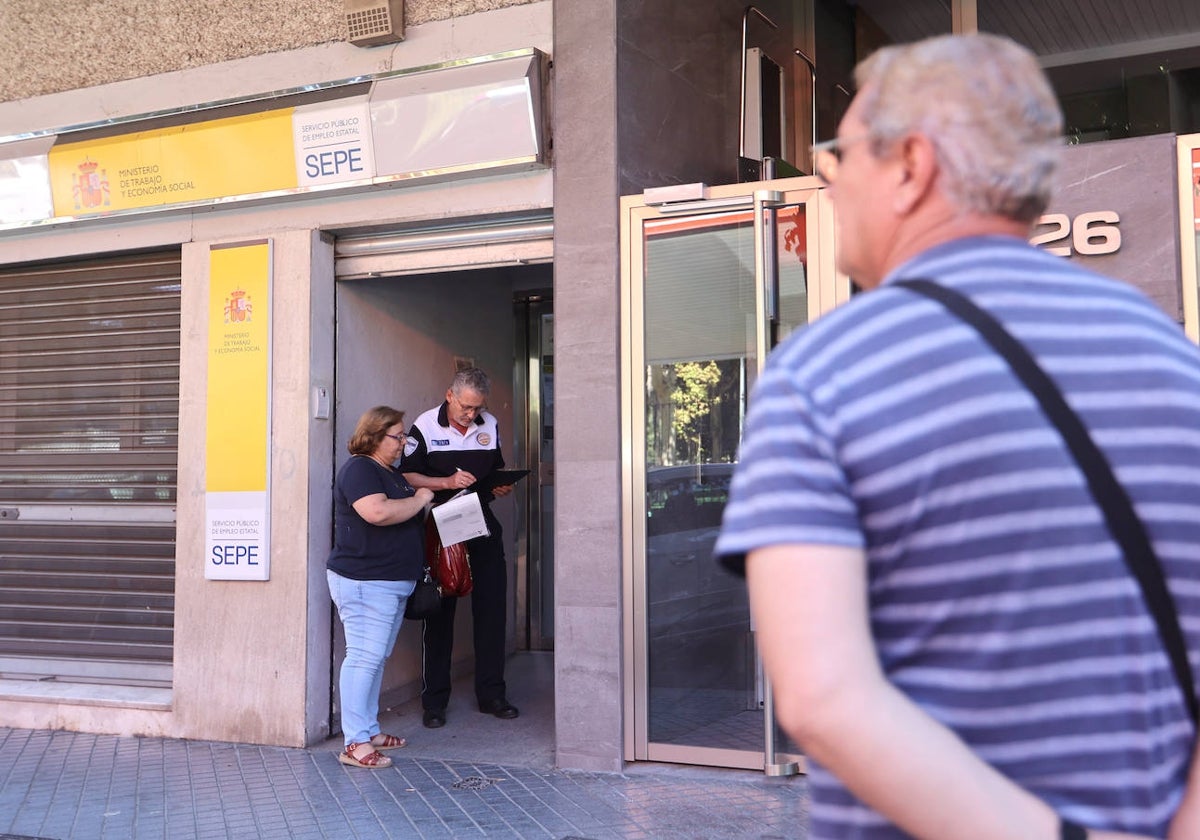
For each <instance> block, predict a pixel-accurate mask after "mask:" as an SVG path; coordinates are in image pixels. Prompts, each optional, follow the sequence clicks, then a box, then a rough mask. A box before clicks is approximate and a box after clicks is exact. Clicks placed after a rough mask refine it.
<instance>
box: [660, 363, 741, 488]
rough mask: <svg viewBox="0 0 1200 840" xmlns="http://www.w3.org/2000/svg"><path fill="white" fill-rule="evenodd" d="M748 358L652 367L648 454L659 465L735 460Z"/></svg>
mask: <svg viewBox="0 0 1200 840" xmlns="http://www.w3.org/2000/svg"><path fill="white" fill-rule="evenodd" d="M743 367H744V359H740V358H735V359H719V360H715V361H714V360H704V361H690V362H676V363H674V364H665V365H651V366H650V367H649V368H648V370H647V373H648V377H647V383H646V384H647V400H648V404H647V412H646V455H647V463H648V464H650V465H657V466H669V465H672V464H700V463H718V462H729V461H732V460H733V458H734V456H735V455H736V453H737V445H738V440H739V438H740V434H741V400H740V399H739V397H740V394H741V387H742V384H743V382H742V380H743V376H742V372H743Z"/></svg>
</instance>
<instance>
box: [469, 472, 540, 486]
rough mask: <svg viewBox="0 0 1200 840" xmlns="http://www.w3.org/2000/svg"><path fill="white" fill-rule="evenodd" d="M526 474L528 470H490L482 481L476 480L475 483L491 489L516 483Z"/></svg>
mask: <svg viewBox="0 0 1200 840" xmlns="http://www.w3.org/2000/svg"><path fill="white" fill-rule="evenodd" d="M527 475H529V470H492V471H491V472H490V473H488V474H487V476H486V477H484V479H483V480H482V481H476V482H475V485H476V486H477V487H481V488H482V489H484V490H491V489H492V488H493V487H506V486H508V485H509V484H516V483H517V482H518V481H520V480H521V479H522V478H524V477H525V476H527Z"/></svg>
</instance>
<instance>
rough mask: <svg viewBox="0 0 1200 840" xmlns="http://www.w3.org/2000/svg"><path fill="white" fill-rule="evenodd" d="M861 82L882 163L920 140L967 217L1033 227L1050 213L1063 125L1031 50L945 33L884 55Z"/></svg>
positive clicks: (869, 62) (863, 112)
mask: <svg viewBox="0 0 1200 840" xmlns="http://www.w3.org/2000/svg"><path fill="white" fill-rule="evenodd" d="M855 79H856V81H857V83H858V89H859V90H860V91H861V93H860V97H861V98H862V102H861V109H860V116H861V117H862V120H863V122H864V123H865V125H866V129H867V132H868V133H869V134H870V136H871V138H872V142H873V151H874V153H875V154H876V155H883V154H885V153H886V152H887V151H888V150H889V149H890V148H891V147H892V146H893V145H894V144H895V143H897V142H899V141H900V140H902V139H904V137H905V136H906V135H909V134H913V133H919V134H923V135H925V136H926V137H928V138H929V140H930V141H931V142H932V143H933V146H934V148H935V149H936V152H937V157H938V164H939V166H940V167H941V170H942V174H943V177H944V178H945V182H944V184H943V188H944V189H945V191H946V193H947V195H949V197H950V199H951V200H952V201H953V202H954V203H955V204H957V205H958V206H959V207H961V208H962V209H964V210H969V211H975V212H980V213H986V214H997V215H1001V216H1004V217H1007V218H1011V219H1016V220H1018V221H1022V222H1030V223H1031V222H1033V221H1035V220H1036V219H1037V217H1038V216H1039V215H1041V213H1042V211H1043V210H1045V208H1046V205H1047V203H1048V202H1049V200H1050V193H1051V189H1052V186H1053V184H1052V178H1053V174H1054V168H1055V166H1056V165H1057V164H1058V157H1059V153H1060V150H1061V147H1062V140H1061V136H1062V122H1063V121H1062V112H1061V110H1060V109H1059V107H1058V102H1057V100H1056V99H1055V97H1054V91H1053V90H1052V89H1051V87H1050V83H1049V81H1048V80H1047V79H1046V76H1045V74H1044V73H1043V72H1042V70H1041V68H1040V67H1039V66H1038V63H1037V59H1036V58H1034V56H1033V54H1032V53H1031V52H1029V50H1027V49H1025V48H1024V47H1022V46H1020V45H1019V44H1016V43H1014V42H1012V41H1010V40H1008V39H1007V38H1002V37H999V36H996V35H987V34H972V35H944V36H939V37H936V38H929V39H926V40H924V41H917V42H915V43H911V44H901V45H896V46H890V47H884V48H883V49H881V50H879V51H878V52H876V53H874V54H872V55H871V56H869V57H868V58H867V59H866V60H864V61H863V62H862V63H861V64H859V66H858V67H857V68H856V69H855Z"/></svg>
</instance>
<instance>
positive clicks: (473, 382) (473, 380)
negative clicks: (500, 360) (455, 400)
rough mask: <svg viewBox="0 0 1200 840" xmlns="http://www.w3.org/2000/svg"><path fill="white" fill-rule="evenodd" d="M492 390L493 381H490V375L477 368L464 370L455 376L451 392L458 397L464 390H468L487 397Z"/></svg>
mask: <svg viewBox="0 0 1200 840" xmlns="http://www.w3.org/2000/svg"><path fill="white" fill-rule="evenodd" d="M491 389H492V380H490V379H488V375H487V374H486V373H484V372H483V371H482V370H480V369H479V368H477V367H469V368H462V369H461V370H460V371H459V372H458V373H456V374H454V381H453V382H451V383H450V390H451V391H453V392H454V394H455V395H456V396H457V395H458V394H461V393H462V392H463V391H464V390H468V391H475V392H476V393H478V394H482V395H483V396H485V397H486V396H487V395H488V392H489V391H491Z"/></svg>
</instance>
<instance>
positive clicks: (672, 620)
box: [646, 464, 750, 685]
mask: <svg viewBox="0 0 1200 840" xmlns="http://www.w3.org/2000/svg"><path fill="white" fill-rule="evenodd" d="M734 466H735V465H734V464H689V465H683V466H674V467H657V468H651V469H650V470H648V471H647V473H646V578H647V587H648V596H649V597H648V601H649V625H650V646H651V659H652V661H653V660H657V661H656V662H653V663H652V669H653V671H654V672H655V674H656V677H652V679H656V678H657V679H658V680H662V679H664V678H665V679H666V680H667V681H668V682H670V681H671V678H670V677H669V676H668V673H669V672H675V673H677V674H678V675H679V676H680V678H681V679H686V680H687V681H689V682H691V683H692V684H693V685H695V684H698V683H700V682H704V681H705V680H704V677H702V676H701V673H700V672H706V671H707V672H710V676H711V678H712V679H713V680H717V681H720V680H722V679H729V678H730V677H732V676H733V675H734V674H736V673H738V672H740V671H741V670H742V668H744V667H745V663H744V658H745V656H746V649H747V644H746V638H747V633H748V631H749V622H750V616H749V606H748V601H747V595H746V586H745V584H744V582H743V581H742V580H741V579H740V578H737V577H735V576H733V575H732V574H730V573H729V572H727V571H725V570H724V568H723V567H721V565H720V564H718V563H717V562H716V561H715V560H714V559H713V556H712V550H713V544H714V543H715V542H716V539H717V532H718V530H719V529H720V527H721V514H722V513H723V512H724V510H725V502H726V500H727V499H728V498H729V482H730V480H731V479H732V477H733V470H734ZM735 660H736V661H735Z"/></svg>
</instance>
